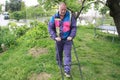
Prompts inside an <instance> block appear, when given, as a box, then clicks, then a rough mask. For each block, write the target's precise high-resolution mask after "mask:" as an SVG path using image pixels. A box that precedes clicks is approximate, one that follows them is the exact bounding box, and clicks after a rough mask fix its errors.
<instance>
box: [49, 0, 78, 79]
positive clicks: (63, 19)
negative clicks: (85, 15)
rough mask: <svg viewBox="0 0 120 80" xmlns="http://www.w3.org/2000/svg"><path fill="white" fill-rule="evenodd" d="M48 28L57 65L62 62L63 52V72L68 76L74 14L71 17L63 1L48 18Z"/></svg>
mask: <svg viewBox="0 0 120 80" xmlns="http://www.w3.org/2000/svg"><path fill="white" fill-rule="evenodd" d="M48 30H49V33H50V36H51V38H52V39H53V40H55V41H56V59H57V62H58V65H59V66H62V64H63V63H62V61H63V52H64V72H65V75H66V77H70V70H71V66H70V65H71V49H72V39H73V38H74V37H75V35H76V20H75V17H74V16H72V17H71V14H70V12H69V11H68V10H67V6H66V4H65V3H63V2H61V3H60V4H59V10H58V12H57V13H56V14H55V15H53V16H52V17H51V19H50V22H49V25H48Z"/></svg>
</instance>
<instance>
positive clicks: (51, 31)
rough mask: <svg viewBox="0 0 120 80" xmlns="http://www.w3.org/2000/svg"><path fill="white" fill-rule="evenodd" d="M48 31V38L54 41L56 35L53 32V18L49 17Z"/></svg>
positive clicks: (54, 31)
mask: <svg viewBox="0 0 120 80" xmlns="http://www.w3.org/2000/svg"><path fill="white" fill-rule="evenodd" d="M48 31H49V34H50V37H51V38H52V39H54V40H55V38H56V37H57V35H56V30H55V24H54V17H51V19H50V22H49V24H48Z"/></svg>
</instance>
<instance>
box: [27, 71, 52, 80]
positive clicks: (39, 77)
mask: <svg viewBox="0 0 120 80" xmlns="http://www.w3.org/2000/svg"><path fill="white" fill-rule="evenodd" d="M50 77H51V75H50V74H47V73H45V72H42V73H40V74H33V75H32V76H31V77H30V79H28V80H49V79H50Z"/></svg>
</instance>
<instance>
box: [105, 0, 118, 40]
mask: <svg viewBox="0 0 120 80" xmlns="http://www.w3.org/2000/svg"><path fill="white" fill-rule="evenodd" d="M106 3H107V4H106V5H107V6H108V7H109V9H110V16H111V17H113V19H114V22H115V25H116V28H117V32H118V36H119V38H120V0H107V2H106Z"/></svg>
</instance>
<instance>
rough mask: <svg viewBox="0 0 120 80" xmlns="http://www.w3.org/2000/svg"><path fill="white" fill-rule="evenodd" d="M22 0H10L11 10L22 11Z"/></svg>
mask: <svg viewBox="0 0 120 80" xmlns="http://www.w3.org/2000/svg"><path fill="white" fill-rule="evenodd" d="M21 4H22V0H10V3H9V7H10V11H11V12H13V11H20V10H21Z"/></svg>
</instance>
